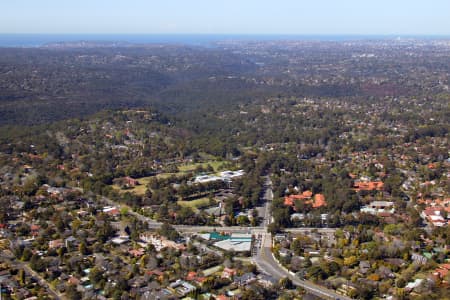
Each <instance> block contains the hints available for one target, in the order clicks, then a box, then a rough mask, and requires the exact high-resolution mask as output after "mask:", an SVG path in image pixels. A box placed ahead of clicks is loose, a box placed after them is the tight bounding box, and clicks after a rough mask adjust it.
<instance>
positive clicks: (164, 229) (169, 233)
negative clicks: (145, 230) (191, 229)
mask: <svg viewBox="0 0 450 300" xmlns="http://www.w3.org/2000/svg"><path fill="white" fill-rule="evenodd" d="M158 233H159V234H160V235H162V236H164V237H166V238H168V239H169V240H172V241H175V240H177V239H178V238H179V237H180V234H179V233H178V231H177V230H176V229H175V228H173V227H172V226H171V225H170V224H169V223H167V222H164V223H163V224H162V225H161V228H160V229H158Z"/></svg>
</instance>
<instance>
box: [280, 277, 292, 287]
mask: <svg viewBox="0 0 450 300" xmlns="http://www.w3.org/2000/svg"><path fill="white" fill-rule="evenodd" d="M278 284H279V285H280V287H281V288H282V289H292V288H293V287H294V284H293V283H292V280H290V279H289V278H288V277H283V278H281V279H280V280H279V281H278Z"/></svg>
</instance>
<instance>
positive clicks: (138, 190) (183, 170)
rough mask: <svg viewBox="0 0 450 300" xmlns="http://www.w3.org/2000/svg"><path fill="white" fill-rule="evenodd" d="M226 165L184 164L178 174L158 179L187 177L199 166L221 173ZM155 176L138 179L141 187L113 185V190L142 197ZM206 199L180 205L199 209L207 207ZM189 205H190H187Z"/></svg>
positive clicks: (166, 175) (183, 202)
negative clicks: (125, 187) (187, 174)
mask: <svg viewBox="0 0 450 300" xmlns="http://www.w3.org/2000/svg"><path fill="white" fill-rule="evenodd" d="M223 163H226V162H225V161H221V160H210V161H207V162H202V163H190V164H183V165H179V166H177V167H178V170H179V172H177V173H160V174H158V175H156V177H157V178H167V177H170V176H173V175H175V176H181V175H185V174H186V173H188V172H192V171H195V169H196V168H197V167H199V166H201V167H203V168H206V167H207V166H208V165H211V167H213V169H214V172H219V171H221V168H220V166H221V165H222V164H223ZM152 177H153V176H149V177H142V178H136V179H137V180H138V181H139V183H140V184H139V185H138V186H135V187H133V188H130V189H121V188H120V187H119V186H117V185H112V188H113V189H115V190H117V191H119V193H126V192H130V193H134V194H136V195H139V196H142V195H144V194H145V191H146V190H147V188H146V186H147V184H148V183H149V181H150V178H152ZM202 199H204V198H201V199H196V200H192V201H179V202H181V203H179V204H180V205H182V206H191V207H193V208H198V207H202V206H205V205H203V203H204V202H205V200H202ZM205 199H206V201H207V200H208V199H207V198H205ZM187 203H189V204H187Z"/></svg>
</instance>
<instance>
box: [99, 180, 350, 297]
mask: <svg viewBox="0 0 450 300" xmlns="http://www.w3.org/2000/svg"><path fill="white" fill-rule="evenodd" d="M264 188H265V192H264V196H263V200H264V201H265V204H264V216H263V220H262V222H261V223H262V226H256V227H239V226H229V227H221V226H190V225H175V226H173V227H174V228H175V229H177V230H178V231H181V232H187V233H196V232H212V231H219V232H232V233H251V234H254V235H255V236H257V235H258V236H261V248H260V249H259V250H258V251H257V255H256V256H255V257H253V261H254V262H255V264H256V266H257V267H258V269H259V270H260V271H262V272H263V273H266V274H270V275H272V276H273V277H274V278H276V279H281V278H284V277H287V278H289V279H290V280H291V281H292V282H293V284H295V285H296V286H300V287H302V288H304V289H305V290H306V291H308V292H309V293H311V294H313V295H315V296H318V297H320V298H322V299H333V300H336V299H345V300H351V298H348V297H345V296H342V295H339V294H337V293H336V292H335V291H333V290H330V289H327V288H325V287H322V286H319V285H317V284H314V283H313V282H311V281H307V280H301V279H300V278H298V277H296V276H295V275H294V274H293V273H292V272H289V271H288V270H287V269H286V268H284V267H283V266H282V265H280V263H279V262H278V261H277V260H276V259H275V257H274V256H273V254H272V236H271V234H270V233H268V232H267V226H268V225H269V224H270V222H271V213H270V212H271V209H270V206H271V204H272V200H273V191H272V182H271V180H270V177H269V176H267V177H266V181H265V184H264ZM102 199H103V201H104V202H106V203H107V204H108V205H113V206H116V207H119V209H120V208H122V207H126V206H122V205H120V204H118V203H116V202H114V201H112V200H110V199H108V198H105V197H103V198H102ZM128 212H129V213H130V214H131V215H133V216H135V217H136V218H137V219H138V220H140V221H142V222H146V223H147V224H148V228H149V229H158V228H160V227H161V225H162V223H160V222H157V221H155V220H152V219H151V218H148V217H145V216H143V215H141V214H139V213H136V212H134V211H132V210H130V209H129V210H128ZM286 231H288V232H292V233H305V232H311V231H317V232H321V233H334V232H335V229H333V228H289V229H286Z"/></svg>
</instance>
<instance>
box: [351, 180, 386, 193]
mask: <svg viewBox="0 0 450 300" xmlns="http://www.w3.org/2000/svg"><path fill="white" fill-rule="evenodd" d="M383 187H384V183H383V182H382V181H369V182H364V181H358V182H355V184H354V185H353V188H354V190H355V191H375V190H376V191H381V190H383Z"/></svg>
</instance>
